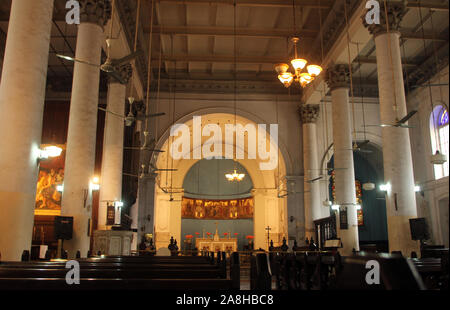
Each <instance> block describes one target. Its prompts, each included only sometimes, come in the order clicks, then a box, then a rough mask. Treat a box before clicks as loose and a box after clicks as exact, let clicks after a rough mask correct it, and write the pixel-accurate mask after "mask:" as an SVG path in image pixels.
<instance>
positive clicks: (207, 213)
mask: <svg viewBox="0 0 450 310" xmlns="http://www.w3.org/2000/svg"><path fill="white" fill-rule="evenodd" d="M253 209H254V200H253V197H251V198H244V199H231V200H207V199H193V198H187V197H183V200H182V203H181V218H185V219H205V220H212V219H218V220H234V219H251V218H253Z"/></svg>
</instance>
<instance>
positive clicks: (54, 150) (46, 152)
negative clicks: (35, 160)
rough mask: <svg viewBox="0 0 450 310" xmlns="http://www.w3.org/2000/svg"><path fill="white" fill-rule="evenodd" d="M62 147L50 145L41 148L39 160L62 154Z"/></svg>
mask: <svg viewBox="0 0 450 310" xmlns="http://www.w3.org/2000/svg"><path fill="white" fill-rule="evenodd" d="M61 152H62V148H60V147H57V146H55V145H50V146H46V147H44V148H43V149H42V150H39V160H44V159H48V158H49V157H58V156H59V155H61Z"/></svg>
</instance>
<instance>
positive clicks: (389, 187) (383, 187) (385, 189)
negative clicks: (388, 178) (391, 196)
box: [380, 183, 391, 192]
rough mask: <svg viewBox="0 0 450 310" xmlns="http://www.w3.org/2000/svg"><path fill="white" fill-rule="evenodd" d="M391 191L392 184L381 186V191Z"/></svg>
mask: <svg viewBox="0 0 450 310" xmlns="http://www.w3.org/2000/svg"><path fill="white" fill-rule="evenodd" d="M390 190H391V184H390V183H386V184H381V185H380V191H382V192H388V191H390Z"/></svg>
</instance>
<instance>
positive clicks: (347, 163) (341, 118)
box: [326, 65, 359, 255]
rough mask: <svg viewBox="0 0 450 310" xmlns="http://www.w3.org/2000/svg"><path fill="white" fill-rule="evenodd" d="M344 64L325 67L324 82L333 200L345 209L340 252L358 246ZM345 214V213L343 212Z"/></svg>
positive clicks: (350, 134)
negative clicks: (328, 94)
mask: <svg viewBox="0 0 450 310" xmlns="http://www.w3.org/2000/svg"><path fill="white" fill-rule="evenodd" d="M349 75H350V72H349V69H348V65H335V66H332V67H330V68H328V70H327V76H326V79H327V83H328V86H329V87H330V90H331V101H332V109H333V113H332V114H333V142H334V167H335V168H337V169H336V170H334V172H335V178H336V179H335V180H336V201H335V203H337V204H339V205H340V208H339V213H340V215H342V213H343V212H346V214H347V216H346V219H347V228H345V227H341V226H340V224H341V219H340V216H339V217H338V221H337V222H338V223H337V224H338V229H339V231H338V236H339V237H340V238H341V241H342V243H343V249H342V250H341V252H342V254H343V255H351V253H352V250H353V249H355V250H357V251H358V250H359V238H358V220H357V214H356V206H355V204H356V189H355V171H354V165H353V151H352V120H351V117H350V115H351V114H350V103H349V95H348V92H349V82H350V77H349ZM344 217H345V216H344Z"/></svg>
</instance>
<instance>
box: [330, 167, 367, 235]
mask: <svg viewBox="0 0 450 310" xmlns="http://www.w3.org/2000/svg"><path fill="white" fill-rule="evenodd" d="M331 180H332V181H331V189H332V194H333V201H336V180H335V173H334V170H333V171H332V172H331ZM355 189H356V203H357V204H359V205H360V206H361V209H359V210H356V215H357V218H358V226H364V214H363V201H362V190H361V182H359V181H358V180H355Z"/></svg>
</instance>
